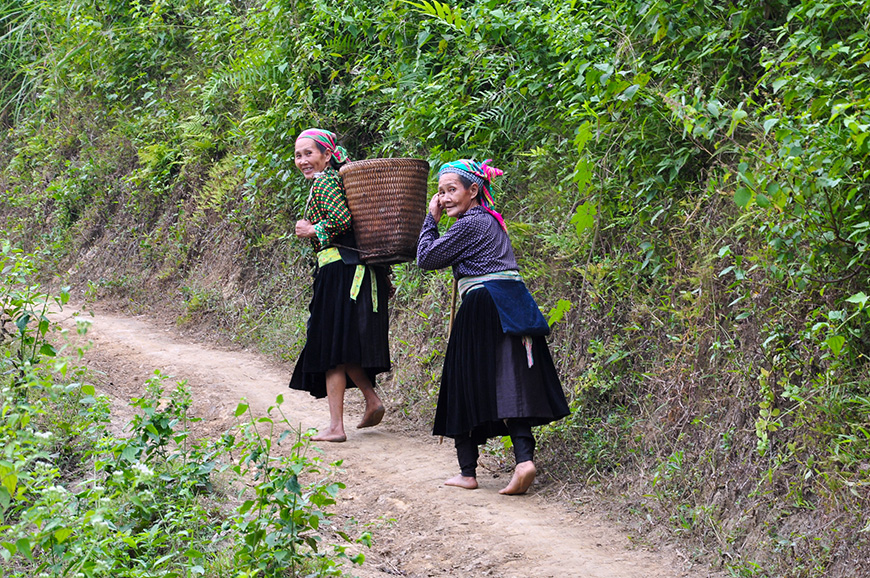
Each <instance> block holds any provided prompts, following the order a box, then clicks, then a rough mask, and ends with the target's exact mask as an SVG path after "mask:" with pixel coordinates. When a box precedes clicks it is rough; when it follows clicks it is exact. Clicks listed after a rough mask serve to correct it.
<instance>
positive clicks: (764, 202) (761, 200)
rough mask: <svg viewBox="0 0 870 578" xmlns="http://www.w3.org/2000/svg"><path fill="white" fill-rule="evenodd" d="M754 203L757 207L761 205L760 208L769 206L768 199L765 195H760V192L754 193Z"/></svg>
mask: <svg viewBox="0 0 870 578" xmlns="http://www.w3.org/2000/svg"><path fill="white" fill-rule="evenodd" d="M755 203H756V204H757V205H758V206H759V207H761V208H762V209H766V208H768V207H770V199H768V198H767V196H765V195H761V194H759V195H756V197H755Z"/></svg>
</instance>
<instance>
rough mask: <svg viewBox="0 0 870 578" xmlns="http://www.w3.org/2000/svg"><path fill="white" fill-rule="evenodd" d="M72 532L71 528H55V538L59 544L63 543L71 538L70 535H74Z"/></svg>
mask: <svg viewBox="0 0 870 578" xmlns="http://www.w3.org/2000/svg"><path fill="white" fill-rule="evenodd" d="M72 533H73V531H72V530H70V529H69V528H61V529H59V530H55V532H54V539H55V540H56V541H57V543H58V544H63V543H64V542H65V541H66V539H67V538H69V537H70V535H72Z"/></svg>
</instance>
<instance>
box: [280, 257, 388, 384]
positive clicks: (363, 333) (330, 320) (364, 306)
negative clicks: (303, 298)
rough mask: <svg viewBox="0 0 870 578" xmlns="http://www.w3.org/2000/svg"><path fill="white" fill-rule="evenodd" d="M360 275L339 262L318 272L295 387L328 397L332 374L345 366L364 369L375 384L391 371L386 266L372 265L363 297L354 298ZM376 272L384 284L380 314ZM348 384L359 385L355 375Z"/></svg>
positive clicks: (379, 292)
mask: <svg viewBox="0 0 870 578" xmlns="http://www.w3.org/2000/svg"><path fill="white" fill-rule="evenodd" d="M355 271H356V265H345V264H344V263H343V262H341V261H336V262H334V263H330V264H329V265H326V266H325V267H320V268H319V269H318V270H317V272H316V273H315V275H314V295H313V296H312V298H311V303H310V305H309V306H308V311H309V312H310V313H311V316H310V317H309V319H308V331H307V336H306V340H305V347H304V348H303V349H302V353H301V354H300V355H299V359H298V360H297V361H296V367H295V368H294V370H293V377H292V378H291V379H290V387H291V388H292V389H299V390H302V391H307V392H309V393H310V394H311V395H313V396H314V397H318V398H320V397H326V372H327V371H328V370H330V369H333V368H335V367H338V366H339V365H344V364H354V365H359V366H362V368H363V369H364V370H365V371H366V373H367V374H368V377H369V380H370V381H371V382H372V385H375V376H376V375H377V374H379V373H383V372H385V371H390V346H389V329H390V316H389V313H388V311H387V302H388V299H389V284H388V280H387V270H386V267H383V266H368V267H366V271H365V276H364V277H363V281H362V286H361V287H360V291H359V294H358V295H357V298H356V300H353V299H351V297H350V290H351V285H352V284H353V276H354V273H355ZM373 271H374V273H375V279H374V280H376V281H377V284H378V312H377V313H375V312H374V308H373V307H372V285H371V281H372V278H371V274H372V272H373ZM347 386H348V387H356V384H355V383H353V380H351V379H350V377H348V379H347Z"/></svg>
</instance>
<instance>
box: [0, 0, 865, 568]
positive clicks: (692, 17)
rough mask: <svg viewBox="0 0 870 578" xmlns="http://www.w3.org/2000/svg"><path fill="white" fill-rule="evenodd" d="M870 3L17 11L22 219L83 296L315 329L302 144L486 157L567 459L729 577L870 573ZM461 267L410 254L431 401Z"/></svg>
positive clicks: (15, 79) (13, 25) (1, 178)
mask: <svg viewBox="0 0 870 578" xmlns="http://www.w3.org/2000/svg"><path fill="white" fill-rule="evenodd" d="M868 22H870V7H868V5H867V3H865V2H860V1H858V0H835V1H833V2H822V1H821V0H803V1H787V0H769V1H764V2H753V1H749V0H735V1H733V2H715V1H713V0H700V1H696V2H688V3H666V2H652V1H647V0H625V1H623V2H606V1H603V0H586V1H584V0H562V1H558V0H510V1H507V2H505V1H498V2H497V1H494V0H490V1H483V0H477V1H461V2H458V3H457V4H456V5H448V4H445V3H442V2H439V1H437V0H419V1H412V0H407V1H400V0H393V1H392V2H387V3H384V2H375V1H373V0H334V1H332V2H324V1H320V0H249V1H244V2H243V1H240V0H229V1H226V0H151V1H148V2H139V1H137V2H128V1H125V0H110V1H101V2H96V1H92V0H73V1H72V2H57V1H56V0H11V1H8V2H7V3H6V6H5V7H4V8H2V9H0V35H2V36H0V54H2V56H3V58H2V59H0V98H2V100H0V111H2V112H0V123H4V124H5V125H6V126H7V127H8V129H9V132H8V133H7V135H6V136H5V138H4V140H3V143H2V148H0V159H2V166H0V169H2V172H0V186H2V188H3V190H4V195H5V199H4V201H3V202H4V204H5V214H6V228H7V229H8V230H9V231H10V234H14V235H16V236H17V237H19V238H22V239H27V240H28V241H27V242H29V243H31V244H38V245H40V246H42V247H45V248H47V250H48V249H49V248H50V251H49V252H50V253H51V255H53V257H51V258H53V259H57V258H59V257H58V256H60V257H63V256H66V261H63V263H64V264H65V266H67V267H68V266H69V265H75V267H78V269H76V268H74V269H73V270H72V271H73V276H74V277H75V274H76V271H79V273H80V278H82V279H84V278H87V279H88V281H89V282H90V285H89V288H90V292H91V293H94V294H99V295H104V296H105V295H107V294H109V293H113V294H115V295H123V296H125V297H126V298H128V299H132V300H133V301H143V300H146V299H147V298H145V297H143V295H144V292H143V290H144V289H147V288H149V287H150V288H154V287H155V284H156V287H158V288H165V287H166V284H167V283H168V284H171V286H172V287H177V288H178V289H179V291H180V293H179V295H180V298H181V300H182V301H183V305H182V306H181V307H180V308H179V309H180V310H179V314H180V315H181V318H182V319H183V320H191V319H193V318H198V317H201V316H203V315H209V314H214V313H220V315H214V316H213V317H212V318H213V319H215V322H216V323H218V324H224V325H226V326H227V327H231V328H232V331H233V335H234V336H236V337H237V338H241V339H253V340H259V341H261V342H264V343H267V344H268V343H271V341H270V340H271V339H273V338H271V337H270V335H271V334H279V333H280V334H281V335H283V336H286V335H287V334H288V331H287V328H288V327H289V328H290V332H289V333H291V334H293V333H294V332H295V335H297V337H298V336H299V335H300V327H301V324H302V321H301V319H302V316H303V315H304V312H303V311H302V308H301V307H300V306H299V302H300V300H299V299H298V297H299V295H300V294H301V293H300V291H304V290H303V289H299V288H300V287H306V286H307V282H306V281H305V279H304V268H305V267H304V262H305V257H306V251H307V249H305V248H302V247H300V245H297V244H294V243H293V242H292V240H290V239H289V236H288V231H289V230H290V228H289V223H290V222H291V221H292V219H293V215H295V214H298V213H299V212H300V210H301V204H302V200H303V199H304V195H305V189H304V185H303V183H302V182H301V180H300V179H299V178H298V177H296V176H295V175H294V166H293V162H292V158H291V156H292V155H291V151H292V146H293V144H292V143H293V137H294V135H295V134H296V133H297V132H298V131H300V130H301V129H303V128H305V127H307V126H312V125H314V126H324V127H329V128H331V129H332V130H334V131H336V132H337V133H339V135H340V136H341V138H342V141H343V142H344V144H345V145H347V146H348V148H349V149H350V150H351V152H352V154H354V155H355V156H356V157H358V158H359V157H366V156H402V155H413V156H423V157H425V158H428V159H429V160H430V162H432V163H433V165H434V164H437V163H439V162H441V161H443V160H445V159H452V158H454V157H457V156H473V157H476V158H480V159H482V158H494V159H495V164H496V165H498V166H500V167H502V168H503V169H505V171H506V178H505V180H504V182H503V184H502V186H501V188H500V190H499V192H498V193H499V194H498V195H497V203H498V204H499V206H500V207H501V208H502V209H504V213H505V215H506V216H507V217H508V221H509V225H508V226H509V231H510V233H511V235H512V238H513V240H514V243H515V245H516V248H517V250H518V253H519V255H520V256H521V258H522V266H523V270H524V273H525V276H526V278H527V280H528V281H529V283H530V285H531V286H532V287H533V289H534V290H535V291H536V295H537V297H538V300H539V302H540V304H541V305H542V306H543V307H544V308H545V309H546V310H547V311H548V312H549V313H550V318H551V321H552V323H554V334H553V338H552V342H553V347H554V353H555V356H556V357H557V360H558V362H559V364H560V369H561V370H562V372H563V377H564V383H565V386H566V389H567V390H568V392H569V394H570V396H571V399H572V407H573V408H574V410H575V411H574V413H573V415H572V416H571V418H570V419H569V420H565V421H564V422H562V423H560V424H557V425H556V426H555V427H553V428H551V429H549V430H547V431H545V432H543V437H544V438H545V440H546V448H547V451H549V452H551V455H552V456H554V458H555V459H553V460H552V462H553V470H554V471H555V467H556V466H555V464H556V463H567V464H569V465H568V466H566V467H565V469H564V470H563V471H560V472H559V473H560V475H564V476H566V477H567V479H571V480H575V481H578V482H579V481H584V482H595V483H600V484H603V485H604V486H605V487H614V488H617V487H625V488H629V489H630V490H631V492H633V493H634V494H635V495H637V496H641V497H640V498H638V499H637V500H635V502H634V505H632V506H631V508H632V510H633V512H634V514H636V515H637V517H638V519H639V520H644V519H648V520H653V521H654V524H653V525H654V526H655V527H659V526H661V525H664V526H665V527H668V528H670V529H672V530H673V531H675V532H678V533H681V534H684V535H685V536H686V537H687V539H691V540H694V543H695V544H696V545H697V550H698V552H699V555H700V556H702V557H703V556H704V553H712V554H713V556H712V559H714V560H717V561H718V562H719V563H721V564H724V565H726V566H727V567H728V568H729V569H730V570H731V571H732V572H733V573H735V574H737V575H771V576H772V575H790V576H821V575H826V576H833V575H857V574H858V573H859V572H861V571H863V572H864V573H865V574H866V572H867V569H866V567H863V568H862V566H864V562H863V561H864V560H866V559H867V558H868V556H870V546H868V538H867V536H868V530H870V527H867V526H866V520H867V511H868V508H870V504H868V493H870V490H868V486H870V385H868V375H867V367H868V366H867V364H866V359H867V355H868V354H870V334H868V324H867V315H868V313H870V309H868V303H867V302H868V293H870V291H868V286H870V284H868V281H870V274H868V273H870V269H868V247H870V211H868V208H867V201H868V197H865V195H868V171H870V164H868V158H867V155H868V147H870V140H868V134H870V110H868V106H870V100H868V94H870V90H868V79H870V56H868V55H870V36H868V34H870V29H868ZM95 249H96V250H97V252H96V254H95V253H94V250H95ZM221 255H223V256H226V255H231V256H232V257H233V260H234V263H235V264H233V265H229V264H227V263H226V262H225V261H224V260H221V259H220V256H221ZM288 255H289V258H288ZM238 263H243V265H241V266H239V265H238ZM143 271H144V273H143ZM88 275H90V277H87V276H88ZM441 279H442V278H441V277H439V276H434V277H433V276H425V277H424V276H421V275H420V274H419V273H418V272H416V271H415V270H414V269H413V268H412V267H400V268H397V270H396V275H395V280H396V284H397V289H398V291H397V297H396V300H395V301H394V303H395V305H394V310H395V311H396V312H397V316H398V317H399V318H400V319H401V320H402V321H403V322H402V323H400V324H399V327H398V328H397V329H396V330H395V331H394V336H395V342H396V344H397V347H396V349H395V350H394V355H396V357H398V358H399V360H398V365H397V370H396V372H394V377H393V379H394V381H404V382H405V384H404V386H403V388H402V391H403V392H406V393H403V394H402V395H403V396H404V397H403V398H402V401H403V403H404V404H405V407H406V409H407V410H408V412H409V413H412V414H416V413H421V412H422V414H423V415H424V416H425V415H427V414H426V412H427V411H430V409H429V408H431V400H432V394H433V391H434V386H433V383H434V380H437V367H438V361H439V359H440V357H439V356H440V355H441V353H442V351H443V325H442V324H441V323H440V322H437V317H438V314H439V313H441V312H443V311H444V308H445V307H447V305H445V301H446V296H445V295H444V294H443V291H441V290H440V289H439V286H440V285H439V284H440V282H441ZM302 301H304V300H302ZM228 320H229V321H228ZM270 332H271V333H270ZM274 347H275V348H276V349H277V350H278V351H279V352H280V353H281V354H282V355H287V356H289V355H292V352H293V349H294V347H296V344H294V343H289V344H288V343H286V341H285V342H284V343H282V344H280V345H276V346H274ZM409 386H413V387H409Z"/></svg>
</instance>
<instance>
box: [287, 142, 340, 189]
mask: <svg viewBox="0 0 870 578" xmlns="http://www.w3.org/2000/svg"><path fill="white" fill-rule="evenodd" d="M330 158H332V153H331V152H329V151H321V150H320V148H319V147H318V146H317V143H315V142H314V140H313V139H310V138H301V139H299V140H297V141H296V156H295V160H296V168H298V169H299V170H300V171H302V175H303V176H304V177H305V178H306V179H309V180H311V179H313V178H314V175H315V174H316V173H322V172H323V171H324V170H325V169H326V165H328V164H329V159H330Z"/></svg>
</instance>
